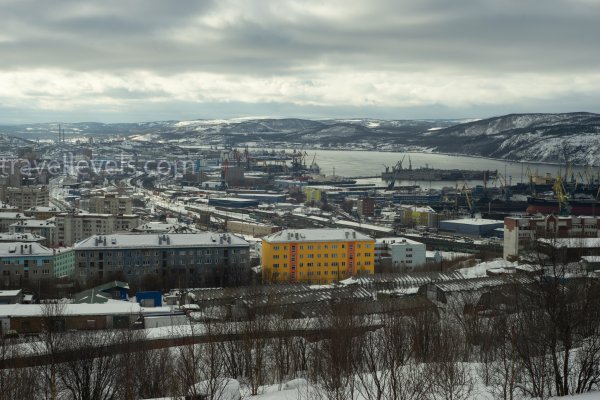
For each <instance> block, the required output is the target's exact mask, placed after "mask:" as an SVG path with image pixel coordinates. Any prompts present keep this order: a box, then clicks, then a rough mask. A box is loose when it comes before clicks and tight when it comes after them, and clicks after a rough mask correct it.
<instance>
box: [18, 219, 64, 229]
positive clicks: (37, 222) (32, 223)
mask: <svg viewBox="0 0 600 400" xmlns="http://www.w3.org/2000/svg"><path fill="white" fill-rule="evenodd" d="M10 226H26V227H28V228H43V227H50V228H54V227H56V225H54V221H50V220H45V219H25V220H22V221H19V222H15V223H14V224H11V225H10Z"/></svg>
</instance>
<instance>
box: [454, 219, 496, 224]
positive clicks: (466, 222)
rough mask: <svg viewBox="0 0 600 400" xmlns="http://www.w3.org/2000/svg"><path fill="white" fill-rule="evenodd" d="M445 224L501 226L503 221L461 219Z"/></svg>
mask: <svg viewBox="0 0 600 400" xmlns="http://www.w3.org/2000/svg"><path fill="white" fill-rule="evenodd" d="M444 223H445V224H461V225H498V224H500V225H502V224H504V221H501V220H496V219H485V218H461V219H452V220H445V221H444Z"/></svg>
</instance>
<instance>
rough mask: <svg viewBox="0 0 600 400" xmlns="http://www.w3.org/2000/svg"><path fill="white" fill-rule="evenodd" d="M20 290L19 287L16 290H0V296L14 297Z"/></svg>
mask: <svg viewBox="0 0 600 400" xmlns="http://www.w3.org/2000/svg"><path fill="white" fill-rule="evenodd" d="M21 292H22V290H21V289H16V290H0V297H14V296H18V295H19V294H20V293H21Z"/></svg>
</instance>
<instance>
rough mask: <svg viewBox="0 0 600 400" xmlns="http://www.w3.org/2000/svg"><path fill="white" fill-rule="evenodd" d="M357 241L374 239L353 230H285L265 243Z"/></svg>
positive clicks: (265, 238)
mask: <svg viewBox="0 0 600 400" xmlns="http://www.w3.org/2000/svg"><path fill="white" fill-rule="evenodd" d="M356 240H373V239H372V238H371V237H369V236H367V235H364V234H362V233H360V232H356V231H355V230H352V229H285V230H283V231H279V232H276V233H273V234H271V235H268V236H265V237H264V238H263V241H266V242H269V243H292V242H348V241H356Z"/></svg>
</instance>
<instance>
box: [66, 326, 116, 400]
mask: <svg viewBox="0 0 600 400" xmlns="http://www.w3.org/2000/svg"><path fill="white" fill-rule="evenodd" d="M65 340H66V343H68V347H67V348H68V350H69V353H68V354H70V355H75V356H74V357H68V360H67V361H65V362H63V363H61V364H60V365H59V366H58V367H59V368H58V377H59V381H60V389H62V391H64V392H66V393H68V397H69V398H70V399H73V400H112V399H116V398H117V395H118V392H117V391H116V386H117V381H118V375H119V368H117V366H116V363H117V361H118V356H117V355H115V354H114V353H113V352H109V351H107V348H110V347H111V346H114V345H115V344H116V343H118V338H117V335H116V333H115V331H111V330H101V331H93V332H70V333H68V334H66V336H65Z"/></svg>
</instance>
